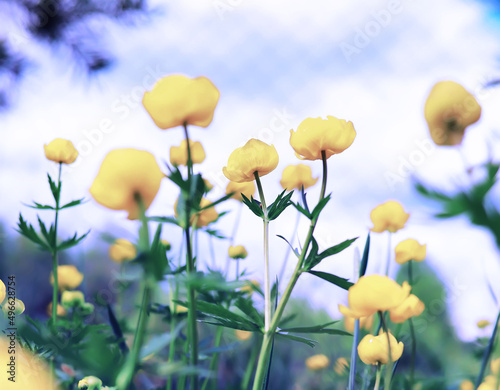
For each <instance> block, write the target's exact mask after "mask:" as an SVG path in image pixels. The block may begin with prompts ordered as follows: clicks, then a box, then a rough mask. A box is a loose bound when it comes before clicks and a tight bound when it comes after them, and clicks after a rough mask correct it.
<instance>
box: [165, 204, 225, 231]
mask: <svg viewBox="0 0 500 390" xmlns="http://www.w3.org/2000/svg"><path fill="white" fill-rule="evenodd" d="M178 203H179V199H177V200H176V201H175V204H174V210H175V217H176V218H178V217H179V213H178V212H177V204H178ZM210 204H212V202H210V201H209V200H208V199H206V198H202V199H201V202H200V208H202V207H207V206H208V205H210ZM218 218H219V214H218V213H217V211H215V207H210V208H208V209H206V210H203V211H200V212H198V213H194V214H193V215H191V220H190V223H191V225H193V224H194V223H195V221H196V225H195V226H194V227H195V228H196V229H199V228H201V227H203V226H208V225H209V224H211V223H212V222H215V221H216V220H217V219H218ZM179 223H180V224H181V226H184V223H185V221H179Z"/></svg>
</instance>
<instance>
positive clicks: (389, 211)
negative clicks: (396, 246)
mask: <svg viewBox="0 0 500 390" xmlns="http://www.w3.org/2000/svg"><path fill="white" fill-rule="evenodd" d="M409 217H410V214H408V213H406V212H405V210H404V209H403V206H401V204H400V203H399V202H396V201H394V200H390V201H388V202H385V203H382V204H381V205H378V206H377V207H375V208H374V209H373V210H372V212H371V213H370V218H371V220H372V222H373V228H372V229H371V230H372V232H375V233H382V232H384V231H386V230H388V231H389V232H391V233H395V232H397V231H398V230H400V229H403V228H404V227H405V223H406V221H408V218H409Z"/></svg>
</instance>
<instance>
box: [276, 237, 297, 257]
mask: <svg viewBox="0 0 500 390" xmlns="http://www.w3.org/2000/svg"><path fill="white" fill-rule="evenodd" d="M277 236H278V237H279V238H281V239H283V240H285V242H286V243H287V244H288V246H289V247H290V248H291V249H292V252H293V253H294V254H295V256H297V258H300V254H299V251H298V250H297V249H295V248H294V247H293V246H292V244H290V243H289V242H288V240H287V239H286V238H285V237H283V236H280V235H279V234H277Z"/></svg>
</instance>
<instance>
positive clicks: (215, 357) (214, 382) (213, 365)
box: [201, 326, 223, 390]
mask: <svg viewBox="0 0 500 390" xmlns="http://www.w3.org/2000/svg"><path fill="white" fill-rule="evenodd" d="M222 331H223V328H222V326H219V327H218V328H217V330H216V332H215V338H214V348H217V347H218V346H219V345H220V342H221V340H222ZM218 365H219V353H218V352H214V354H213V355H212V359H211V361H210V368H209V370H210V372H214V371H216V369H217V367H218ZM209 383H211V386H210V388H211V389H213V390H215V389H216V388H217V372H215V377H214V378H210V377H207V378H205V381H204V382H203V385H202V386H201V390H206V389H207V387H208V384H209Z"/></svg>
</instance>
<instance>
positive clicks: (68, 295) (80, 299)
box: [61, 291, 85, 309]
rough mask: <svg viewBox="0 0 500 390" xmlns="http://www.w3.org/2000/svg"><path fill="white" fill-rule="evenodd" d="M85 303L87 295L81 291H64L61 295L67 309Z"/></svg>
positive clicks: (62, 302)
mask: <svg viewBox="0 0 500 390" xmlns="http://www.w3.org/2000/svg"><path fill="white" fill-rule="evenodd" d="M84 304H85V296H84V295H83V293H82V292H81V291H63V293H62V295H61V305H62V306H63V307H64V308H65V309H69V308H71V307H77V306H83V305H84Z"/></svg>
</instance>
